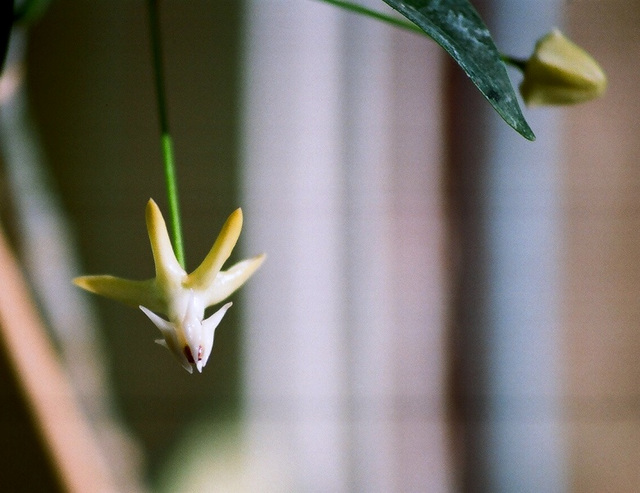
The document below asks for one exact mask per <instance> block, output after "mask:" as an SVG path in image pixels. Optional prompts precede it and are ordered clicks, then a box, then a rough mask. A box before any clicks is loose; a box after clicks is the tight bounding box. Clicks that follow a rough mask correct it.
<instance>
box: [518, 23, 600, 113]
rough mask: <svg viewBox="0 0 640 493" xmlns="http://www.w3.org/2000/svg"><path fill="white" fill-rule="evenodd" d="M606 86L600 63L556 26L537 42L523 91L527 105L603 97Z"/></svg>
mask: <svg viewBox="0 0 640 493" xmlns="http://www.w3.org/2000/svg"><path fill="white" fill-rule="evenodd" d="M606 87H607V77H606V75H605V74H604V72H603V70H602V69H601V68H600V66H599V65H598V63H597V62H596V61H595V60H594V59H593V58H592V57H591V56H590V55H589V54H588V53H586V52H585V51H584V50H583V49H582V48H580V47H579V46H578V45H576V44H575V43H572V42H571V41H569V40H568V39H567V38H566V37H565V36H564V35H563V34H562V33H561V32H560V31H558V30H557V29H556V30H553V31H552V32H550V33H549V34H547V35H546V36H544V37H543V38H541V39H540V40H538V42H537V43H536V47H535V50H534V52H533V55H532V56H531V58H530V59H529V60H528V61H527V62H526V65H525V68H524V80H523V81H522V84H520V93H521V94H522V98H523V99H524V102H525V103H526V104H527V106H542V105H560V104H575V103H581V102H583V101H589V100H591V99H595V98H597V97H599V96H601V95H602V93H603V92H604V90H605V89H606Z"/></svg>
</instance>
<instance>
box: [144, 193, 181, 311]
mask: <svg viewBox="0 0 640 493" xmlns="http://www.w3.org/2000/svg"><path fill="white" fill-rule="evenodd" d="M146 219H147V231H148V233H149V241H150V242H151V250H152V251H153V261H154V262H155V264H156V279H158V281H159V282H164V281H165V280H167V279H172V280H175V279H177V278H180V277H182V276H184V275H185V274H186V272H185V271H184V269H183V268H182V267H181V266H180V263H179V262H178V260H177V259H176V255H175V253H174V252H173V246H172V245H171V240H170V239H169V233H168V232H167V225H166V223H165V222H164V218H163V217H162V213H161V212H160V209H159V208H158V205H157V204H156V203H155V202H154V201H153V199H149V202H147V212H146ZM141 304H142V305H145V304H144V303H141ZM145 306H147V307H148V305H145ZM151 309H153V308H151Z"/></svg>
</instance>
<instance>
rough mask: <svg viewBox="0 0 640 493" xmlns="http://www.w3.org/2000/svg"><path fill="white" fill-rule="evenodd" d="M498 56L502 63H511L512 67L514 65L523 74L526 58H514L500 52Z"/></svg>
mask: <svg viewBox="0 0 640 493" xmlns="http://www.w3.org/2000/svg"><path fill="white" fill-rule="evenodd" d="M500 58H501V59H502V61H503V62H504V63H506V64H507V65H511V66H512V67H516V68H517V69H520V71H521V72H522V73H523V74H524V71H525V70H526V68H527V60H523V59H522V58H514V57H512V56H509V55H505V54H502V53H501V54H500Z"/></svg>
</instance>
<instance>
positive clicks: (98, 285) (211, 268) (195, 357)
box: [73, 199, 265, 373]
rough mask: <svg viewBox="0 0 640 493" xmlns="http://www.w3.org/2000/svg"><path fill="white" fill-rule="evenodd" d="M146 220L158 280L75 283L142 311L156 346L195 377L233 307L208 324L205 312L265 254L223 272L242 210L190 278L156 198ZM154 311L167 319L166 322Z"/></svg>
mask: <svg viewBox="0 0 640 493" xmlns="http://www.w3.org/2000/svg"><path fill="white" fill-rule="evenodd" d="M146 219H147V230H148V232H149V240H150V242H151V249H152V251H153V260H154V262H155V266H156V276H155V278H153V279H148V280H146V281H132V280H128V279H122V278H120V277H114V276H109V275H102V276H82V277H77V278H76V279H74V280H73V282H74V283H75V284H76V285H78V286H80V287H81V288H84V289H86V290H87V291H91V292H93V293H96V294H99V295H102V296H106V297H107V298H112V299H114V300H117V301H121V302H123V303H126V304H129V305H133V306H139V307H140V309H141V310H142V311H143V312H144V313H145V314H146V315H147V317H149V319H151V321H152V322H153V323H154V324H155V325H156V327H158V329H159V330H160V332H161V333H162V336H163V339H159V340H157V341H156V342H157V343H159V344H161V345H163V346H165V347H167V348H168V349H169V350H170V351H171V352H172V353H173V355H174V356H175V357H176V358H177V359H178V361H179V362H180V363H181V364H182V366H183V367H184V368H185V369H186V370H187V371H188V372H189V373H192V372H193V366H195V367H196V368H197V369H198V371H199V372H202V368H203V367H204V366H205V365H206V364H207V361H208V359H209V356H210V355H211V349H212V347H213V336H214V332H215V329H216V327H217V326H218V324H219V323H220V321H221V320H222V317H223V316H224V314H225V313H226V311H227V310H228V309H229V307H230V306H231V303H227V304H226V305H224V306H223V307H222V308H220V309H219V310H218V311H217V312H215V313H214V314H213V315H211V316H210V317H209V318H207V319H205V318H204V311H205V309H206V308H208V307H210V306H212V305H215V304H217V303H220V302H221V301H222V300H224V299H225V298H227V297H228V296H229V295H231V293H233V292H234V291H235V290H236V289H238V288H239V287H240V286H242V284H244V282H245V281H246V280H247V279H248V278H249V277H250V276H251V275H252V274H253V273H254V272H255V271H256V269H257V268H258V267H260V265H261V264H262V262H263V261H264V258H265V255H264V254H263V255H258V256H256V257H253V258H250V259H247V260H243V261H241V262H238V263H237V264H235V265H233V266H232V267H231V268H229V269H228V270H226V271H221V270H220V269H221V268H222V266H223V264H224V263H225V261H226V260H227V259H228V258H229V255H231V251H232V250H233V247H234V246H235V245H236V242H237V241H238V237H239V236H240V231H241V229H242V211H241V210H240V209H237V210H235V211H234V212H233V213H232V214H231V215H230V216H229V218H228V219H227V221H226V223H225V224H224V226H223V227H222V231H220V234H219V235H218V238H217V239H216V241H215V243H214V244H213V247H212V248H211V251H210V252H209V253H208V254H207V256H206V257H205V259H204V260H203V261H202V263H201V264H200V266H199V267H198V268H197V269H196V270H194V271H193V272H192V273H191V274H187V273H186V271H185V270H184V269H183V268H182V267H181V266H180V263H179V262H178V260H177V259H176V256H175V254H174V252H173V247H172V246H171V241H170V239H169V234H168V233H167V226H166V224H165V222H164V219H163V218H162V214H161V213H160V209H159V208H158V206H157V205H156V203H155V202H154V201H153V200H151V199H150V200H149V202H148V203H147V212H146ZM154 312H157V313H161V314H164V315H165V316H166V317H167V319H164V318H162V317H160V316H159V315H157V314H156V313H154Z"/></svg>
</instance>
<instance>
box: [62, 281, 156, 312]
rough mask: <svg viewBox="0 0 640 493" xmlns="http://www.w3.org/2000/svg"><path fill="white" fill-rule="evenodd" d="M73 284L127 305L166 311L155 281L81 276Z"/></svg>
mask: <svg viewBox="0 0 640 493" xmlns="http://www.w3.org/2000/svg"><path fill="white" fill-rule="evenodd" d="M73 283H74V284H75V285H76V286H79V287H81V288H83V289H86V290H87V291H91V292H92V293H96V294H99V295H101V296H105V297H107V298H111V299H113V300H116V301H120V302H122V303H125V304H127V305H133V306H138V305H145V306H148V307H149V308H150V309H151V310H154V311H157V312H162V313H164V312H165V311H166V304H165V302H164V299H163V298H162V296H161V295H160V293H159V290H158V288H157V286H156V281H155V279H148V280H146V281H131V280H129V279H122V278H121V277H115V276H108V275H105V276H81V277H76V278H75V279H74V280H73Z"/></svg>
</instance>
